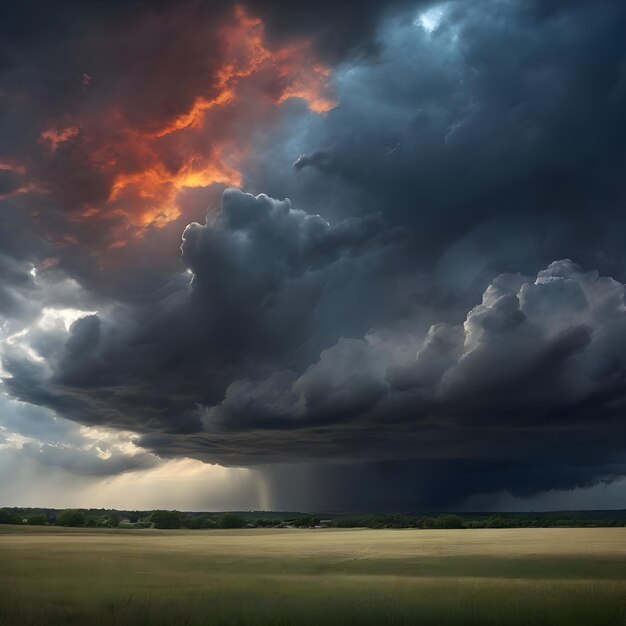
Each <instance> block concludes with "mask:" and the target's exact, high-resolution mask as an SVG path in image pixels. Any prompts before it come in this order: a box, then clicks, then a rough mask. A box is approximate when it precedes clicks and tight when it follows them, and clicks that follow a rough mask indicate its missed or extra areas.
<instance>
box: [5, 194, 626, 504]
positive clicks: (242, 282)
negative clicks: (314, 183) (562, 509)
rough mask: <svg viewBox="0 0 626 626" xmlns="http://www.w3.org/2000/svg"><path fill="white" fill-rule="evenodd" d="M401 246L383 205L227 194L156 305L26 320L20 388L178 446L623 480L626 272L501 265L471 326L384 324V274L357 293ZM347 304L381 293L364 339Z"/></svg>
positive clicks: (239, 458) (12, 359)
mask: <svg viewBox="0 0 626 626" xmlns="http://www.w3.org/2000/svg"><path fill="white" fill-rule="evenodd" d="M403 245H404V239H403V236H402V233H401V232H397V231H394V230H392V229H389V228H388V227H387V226H386V225H385V224H384V222H383V221H381V219H380V218H379V217H376V216H369V217H365V218H358V219H357V218H353V219H348V220H345V221H343V222H340V223H338V224H335V225H332V224H330V223H328V222H327V221H326V220H324V219H322V218H321V217H319V216H316V215H310V214H307V213H305V212H303V211H301V210H297V209H294V208H293V207H292V206H291V205H290V203H289V202H288V201H278V200H274V199H271V198H269V197H267V196H258V197H254V196H251V195H249V194H244V193H242V192H240V191H238V190H235V189H232V190H228V191H226V192H225V193H224V196H223V199H222V208H221V211H220V213H219V214H218V215H217V216H215V217H213V218H211V219H210V220H208V221H207V223H206V224H205V225H200V224H191V225H190V226H189V227H188V228H187V229H186V230H185V233H184V235H183V245H182V248H181V249H182V259H183V263H184V264H185V265H186V266H187V268H188V271H187V272H186V273H183V274H181V275H179V277H178V278H177V279H175V280H173V281H172V282H171V283H170V285H169V286H168V287H167V288H166V289H164V290H162V291H161V292H160V293H158V294H157V295H156V296H155V297H154V299H153V300H151V301H150V302H146V303H145V304H143V305H140V306H137V307H135V308H128V307H122V308H119V309H116V308H113V309H111V310H109V311H107V312H105V313H94V314H90V315H85V316H83V317H80V318H79V319H77V320H76V321H74V322H73V323H72V324H71V326H70V327H69V331H68V330H66V328H65V327H59V326H55V327H51V328H46V327H45V325H44V326H43V327H42V325H41V324H39V326H37V325H36V324H35V325H34V326H33V327H31V328H28V329H27V330H26V332H25V333H23V334H22V335H20V337H19V339H18V340H14V341H13V343H12V344H10V345H5V350H4V357H3V367H4V369H5V370H6V372H7V374H8V376H7V377H6V379H5V383H4V384H5V386H6V388H7V390H8V391H9V393H10V394H11V395H13V396H14V397H17V398H19V399H20V400H22V401H25V402H30V403H33V404H38V405H43V406H46V407H49V408H51V409H53V410H56V411H58V412H59V413H60V414H63V415H64V416H65V417H68V418H70V419H72V420H74V421H77V422H79V423H84V424H89V425H99V426H110V427H115V428H124V429H127V430H131V431H133V432H137V433H139V434H140V438H139V439H138V440H137V445H139V446H141V447H142V448H145V449H148V450H151V451H153V452H155V453H156V454H158V455H160V456H162V457H172V458H176V457H191V458H196V459H200V460H203V461H207V462H217V463H220V464H225V465H232V466H255V467H265V466H276V465H281V464H288V465H289V464H293V463H300V462H309V463H318V464H319V463H322V464H325V465H327V466H329V467H332V466H333V465H336V464H337V463H343V464H345V463H348V464H351V465H352V466H354V467H355V468H358V467H361V468H367V467H371V465H372V464H376V463H385V462H387V463H392V464H398V463H400V464H405V466H406V467H413V468H415V467H419V468H422V469H421V470H420V471H422V472H424V471H426V470H425V469H424V468H430V469H428V471H430V472H433V473H434V474H437V475H444V474H445V475H448V478H447V479H446V480H449V481H450V482H453V481H454V479H453V476H454V474H455V471H454V468H457V469H458V471H460V472H468V471H470V470H471V468H472V467H474V465H476V467H480V468H482V469H481V470H480V474H481V475H482V476H483V479H482V480H483V483H484V485H485V486H493V485H494V483H493V481H491V480H488V479H487V478H485V476H491V478H495V477H496V476H497V477H498V481H499V482H498V486H499V487H500V488H502V489H509V490H510V491H511V492H512V493H517V491H518V490H519V489H520V488H521V487H520V485H522V483H523V485H524V486H523V489H527V490H528V489H529V490H530V492H531V493H532V492H533V491H536V490H539V489H546V488H552V487H555V486H560V487H563V485H565V486H569V487H574V486H577V485H585V484H591V483H593V481H595V480H598V479H599V478H606V477H607V476H608V477H609V478H610V476H611V475H617V468H619V467H621V466H622V464H623V462H624V458H623V451H622V449H621V444H620V443H619V442H620V441H621V435H622V434H623V430H624V426H623V425H622V424H620V414H621V411H622V410H623V407H624V403H625V401H626V379H625V374H626V361H625V359H624V354H626V345H624V344H625V342H626V339H625V338H626V313H625V307H624V285H623V284H622V283H620V282H618V281H616V280H614V279H612V278H610V277H602V276H599V275H598V273H597V272H593V271H592V272H585V271H583V270H582V269H581V268H580V267H579V266H577V265H576V264H575V263H573V262H572V261H569V260H563V261H555V262H553V263H551V264H550V265H549V266H548V267H547V268H546V269H545V270H542V271H540V272H539V273H538V274H537V275H536V276H535V277H528V276H523V275H519V274H507V275H501V276H498V277H496V278H494V280H493V281H492V282H491V283H490V284H489V285H488V287H487V288H486V290H485V291H484V294H483V298H482V302H481V303H480V304H478V305H476V306H474V307H473V308H472V309H471V310H470V311H469V312H468V313H467V314H466V317H465V320H464V321H463V322H462V323H450V322H437V323H435V324H433V325H431V326H430V329H428V330H426V331H425V332H423V333H422V334H420V332H419V330H418V328H419V325H418V324H417V323H415V324H413V325H411V323H410V320H405V322H404V323H402V324H399V323H398V310H401V309H402V306H401V303H400V302H398V303H396V305H395V306H394V307H391V308H390V309H388V310H387V311H385V314H384V315H381V316H380V317H379V320H383V321H380V323H378V324H377V323H376V314H374V313H372V312H371V311H369V310H368V302H372V303H373V302H375V301H376V299H378V298H380V297H381V295H383V294H384V285H383V284H382V283H381V285H377V284H376V281H372V280H370V290H369V292H366V291H362V292H361V293H363V294H365V293H367V295H366V296H365V297H364V298H363V299H362V300H361V301H360V302H359V303H358V306H355V304H354V303H353V302H351V301H350V299H343V298H341V297H340V295H341V293H342V292H343V291H348V292H349V291H350V289H351V288H353V286H354V284H357V285H359V281H360V277H359V274H360V273H361V272H365V275H366V276H367V277H369V278H370V279H371V277H372V276H373V275H375V273H376V267H378V268H384V267H385V263H388V262H389V258H390V257H393V256H394V255H396V254H398V253H399V251H401V250H402V247H403ZM342 276H343V278H342V279H341V280H339V281H338V277H342ZM359 288H361V285H359ZM331 304H332V312H333V314H334V316H336V317H337V318H338V319H340V318H341V317H343V316H352V315H354V314H358V311H361V314H363V312H362V311H363V309H364V308H365V310H366V312H367V315H366V316H365V317H366V318H367V321H368V322H369V323H370V324H371V325H370V326H369V330H365V331H364V332H363V334H361V336H360V337H359V336H354V335H353V336H346V335H345V334H344V332H343V328H342V324H341V323H340V322H337V321H334V320H332V319H331V317H330V316H328V315H327V314H324V315H322V314H320V312H321V311H323V310H324V309H325V308H326V307H328V306H330V305H331ZM405 304H406V303H405ZM355 326H356V325H355V324H351V325H350V328H352V329H354V328H355ZM608 433H611V434H610V435H608ZM570 465H571V466H572V467H571V468H570V469H567V468H568V467H569V466H570ZM537 466H540V467H544V469H545V470H546V472H547V473H546V474H545V476H544V479H542V480H541V481H538V480H537V481H536V482H535V481H531V482H530V485H532V486H530V487H529V483H528V481H524V480H520V479H519V477H520V476H524V475H528V474H529V473H531V474H532V473H533V472H535V471H536V467H537ZM435 467H440V468H443V469H440V470H438V471H437V472H435V471H434V470H433V468H435ZM506 467H508V468H511V467H515V468H516V470H515V471H513V470H512V469H509V470H505V469H503V468H506ZM496 468H498V469H496ZM583 468H585V469H583ZM474 469H476V468H474ZM548 470H549V471H548ZM273 471H274V474H273V475H275V472H276V471H277V470H273ZM355 471H357V470H356V469H353V470H350V471H349V472H348V474H350V472H355ZM363 471H372V470H363ZM322 473H323V472H322ZM470 473H472V472H471V471H470ZM410 474H411V472H408V475H410ZM320 475H321V474H320ZM507 477H508V478H507ZM339 483H341V481H339ZM556 483H558V484H556ZM459 484H460V485H463V484H466V488H467V493H465V492H464V491H463V488H459V489H449V494H450V497H453V496H454V497H462V496H468V495H470V493H472V492H473V491H472V490H474V491H475V490H476V489H478V490H480V489H479V488H477V487H476V485H475V484H474V483H473V482H472V481H468V480H467V479H465V480H464V481H461V483H459ZM338 489H339V487H338ZM407 497H408V496H407ZM423 497H424V498H427V496H423ZM428 497H431V498H432V497H433V496H432V494H431V495H430V496H428ZM409 500H410V498H409ZM409 500H407V502H408V501H409Z"/></svg>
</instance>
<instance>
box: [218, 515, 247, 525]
mask: <svg viewBox="0 0 626 626" xmlns="http://www.w3.org/2000/svg"><path fill="white" fill-rule="evenodd" d="M219 524H220V528H243V527H244V526H245V525H246V520H245V519H243V517H241V516H240V515H237V514H235V513H224V515H221V516H220V519H219Z"/></svg>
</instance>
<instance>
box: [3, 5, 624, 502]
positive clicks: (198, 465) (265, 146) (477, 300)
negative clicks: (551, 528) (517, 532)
mask: <svg viewBox="0 0 626 626" xmlns="http://www.w3.org/2000/svg"><path fill="white" fill-rule="evenodd" d="M5 4H6V6H3V8H2V9H0V12H1V13H0V380H1V382H0V474H1V475H2V476H3V479H2V481H0V505H4V506H50V507H59V508H61V507H69V506H80V507H117V508H126V509H152V508H178V509H184V510H248V509H263V510H269V509H274V510H301V511H366V510H367V511H410V512H418V511H437V510H459V511H462V510H546V509H562V508H568V509H576V508H580V509H583V508H593V509H601V508H625V507H626V443H625V442H626V418H625V415H626V307H625V299H624V296H625V284H626V248H625V247H624V240H625V239H624V236H625V234H626V222H625V218H624V208H625V207H626V178H625V176H624V172H625V171H626V142H625V139H626V117H625V116H624V111H625V110H626V40H625V39H624V32H626V4H624V3H623V2H622V0H597V1H595V2H584V1H582V0H478V1H471V2H470V1H465V0H450V1H448V2H430V1H426V0H413V1H407V0H387V1H385V2H383V1H380V0H366V1H359V2H357V1H356V0H346V1H345V2H341V3H336V2H331V1H330V0H318V1H317V2H308V1H307V0H304V1H303V2H299V3H294V2H287V1H286V0H248V1H244V0H242V1H241V2H237V3H233V2H230V1H229V0H227V1H220V2H217V1H210V0H177V1H176V2H174V1H172V0H152V1H150V2H148V1H146V0H132V1H130V2H121V1H120V2H117V1H111V2H108V3H106V4H104V3H101V2H96V1H89V0H88V1H80V2H79V1H78V0H59V2H55V3H48V5H49V6H46V5H43V6H42V3H39V2H36V1H35V0H24V1H23V2H20V3H12V4H7V3H5Z"/></svg>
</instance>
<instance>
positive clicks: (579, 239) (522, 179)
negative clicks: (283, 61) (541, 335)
mask: <svg viewBox="0 0 626 626" xmlns="http://www.w3.org/2000/svg"><path fill="white" fill-rule="evenodd" d="M439 6H440V9H441V13H440V14H435V17H432V16H431V17H430V20H431V21H430V22H428V21H426V22H422V20H423V19H424V18H423V17H422V18H420V11H419V7H414V9H413V11H412V12H407V13H405V14H404V15H403V17H402V18H396V19H393V20H391V21H389V22H387V23H386V24H385V25H382V26H379V29H378V32H377V35H376V37H377V41H378V42H379V44H380V52H379V54H378V56H377V57H376V61H375V62H371V63H369V64H361V65H359V64H354V63H346V64H344V65H343V66H341V67H339V68H338V69H337V71H336V73H335V86H336V90H337V94H338V98H339V100H340V102H341V105H340V106H339V107H338V108H336V109H335V110H333V111H331V112H330V113H329V114H328V116H327V117H326V118H325V119H323V120H319V121H316V123H315V124H314V125H311V126H310V127H308V128H307V127H302V126H300V125H298V124H297V122H295V121H290V122H289V125H287V126H286V128H287V129H288V130H290V131H291V132H293V133H297V135H296V136H297V138H298V139H297V141H295V140H291V141H283V142H281V141H276V142H273V143H271V144H269V145H263V144H261V145H259V146H258V147H257V151H256V154H257V156H258V160H257V161H256V162H254V163H253V165H252V166H251V167H250V170H249V172H248V178H247V182H248V185H249V187H250V188H252V189H256V188H257V187H259V188H260V187H261V186H262V187H263V189H264V191H266V192H267V193H270V194H272V193H275V192H277V191H278V190H280V193H287V195H289V197H291V198H292V200H293V201H294V202H296V203H298V204H299V205H301V206H306V207H307V208H308V209H309V210H313V211H319V212H321V213H322V214H323V215H329V214H331V215H332V214H334V215H345V214H349V213H350V212H351V211H355V210H356V211H363V210H365V211H368V210H381V211H383V212H384V214H385V216H386V217H387V219H389V220H391V221H392V222H396V223H401V224H402V225H403V226H405V227H410V228H411V230H412V231H413V234H414V239H415V255H414V259H415V261H416V262H417V263H419V264H420V265H421V266H422V267H423V264H427V265H429V266H431V267H433V266H434V265H436V264H437V263H442V262H444V261H445V260H446V259H447V258H450V255H452V254H454V250H455V247H458V246H460V245H464V246H465V247H466V248H472V249H471V250H466V253H465V254H464V255H459V256H464V257H465V258H462V259H456V258H455V259H454V263H450V264H451V265H452V264H453V265H456V268H455V272H457V273H458V272H460V271H461V268H465V269H466V271H467V272H468V273H470V272H471V273H472V274H473V275H472V278H478V279H479V280H481V281H482V284H481V285H480V287H481V288H482V287H483V286H484V285H485V284H486V282H487V281H488V280H489V278H490V277H491V276H493V275H494V274H497V273H498V272H500V271H503V270H506V271H533V270H536V269H537V267H538V266H539V265H538V264H542V265H545V264H547V263H549V262H550V261H552V260H553V259H555V258H561V257H564V256H576V258H577V259H578V260H580V261H581V262H583V263H584V264H588V265H593V266H594V267H600V268H601V269H603V270H605V271H607V272H610V273H615V272H618V273H619V276H620V277H622V278H624V276H625V268H624V264H623V259H622V254H621V250H620V248H621V243H620V237H619V236H617V234H616V233H615V232H614V229H613V228H612V226H611V224H612V223H613V222H614V220H615V219H617V216H618V215H619V212H620V211H621V208H620V207H621V206H622V204H623V202H624V198H625V193H624V182H623V176H622V172H623V170H624V167H625V165H626V153H625V152H624V143H623V142H622V141H621V140H620V139H619V138H620V137H623V135H624V133H625V131H626V128H625V127H624V117H623V115H622V113H621V111H622V109H623V108H624V105H625V103H626V75H625V72H624V67H625V66H624V59H625V56H624V52H625V49H624V43H623V37H622V33H623V32H624V28H625V27H626V8H625V7H624V5H623V3H620V2H615V1H609V0H606V1H605V0H603V1H601V2H597V3H596V2H594V3H581V2H575V3H561V2H554V3H543V2H497V3H496V2H475V3H465V2H450V3H443V4H441V5H439ZM433 20H434V21H433ZM423 23H426V24H430V26H429V28H433V30H432V32H428V30H427V29H426V28H425V27H424V26H423ZM277 136H278V137H282V135H280V134H278V135H277ZM271 139H272V140H273V139H274V137H271ZM301 154H304V155H305V156H303V157H300V159H298V157H299V155H301ZM296 159H298V161H296ZM294 161H296V163H297V165H296V168H297V169H298V170H299V171H298V175H297V176H293V175H291V174H290V173H289V166H290V165H291V164H292V163H294ZM599 216H601V217H599ZM494 239H495V240H497V241H498V244H497V246H496V245H494V241H493V240H494ZM485 246H491V247H492V248H494V249H493V250H492V251H491V252H490V253H487V252H483V250H482V248H484V247H485ZM528 250H532V254H530V255H529V254H528V253H527V251H528ZM468 256H471V257H472V258H471V259H468V258H467V257H468ZM481 256H482V258H481ZM461 282H463V281H461ZM470 282H471V281H470ZM476 295H477V293H474V294H473V297H475V296H476Z"/></svg>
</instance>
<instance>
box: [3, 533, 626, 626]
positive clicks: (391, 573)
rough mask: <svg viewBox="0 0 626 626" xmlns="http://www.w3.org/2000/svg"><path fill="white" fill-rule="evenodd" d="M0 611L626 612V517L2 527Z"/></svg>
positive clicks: (568, 615)
mask: <svg viewBox="0 0 626 626" xmlns="http://www.w3.org/2000/svg"><path fill="white" fill-rule="evenodd" d="M0 624H1V625H2V626H16V625H18V624H19V625H20V626H25V625H29V624H46V625H50V626H55V625H56V624H96V625H98V624H102V625H104V624H116V625H119V626H126V625H131V624H159V625H164V626H165V625H170V624H177V625H178V624H183V625H190V626H191V625H196V624H198V625H200V624H203V625H204V624H206V625H220V624H237V625H241V626H246V625H256V624H261V625H269V624H272V625H290V624H298V625H318V624H320V625H321V624H371V625H379V624H421V625H425V626H427V625H431V624H432V625H439V624H449V625H455V624H472V625H477V624H493V625H494V626H495V625H498V626H503V625H507V624H511V625H522V624H524V625H529V626H530V625H542V624H559V625H561V624H562V625H568V626H572V625H576V624H581V625H585V626H595V625H601V624H602V625H606V626H624V625H626V528H584V529H574V528H558V529H557V528H549V529H538V528H532V529H465V530H360V529H355V530H335V529H320V530H295V529H293V530H289V529H287V530H283V529H272V530H270V529H268V530H253V529H245V530H232V531H221V530H211V531H155V530H140V531H130V530H91V529H63V528H55V527H41V528H37V527H15V526H13V527H12V526H4V527H2V526H0Z"/></svg>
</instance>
